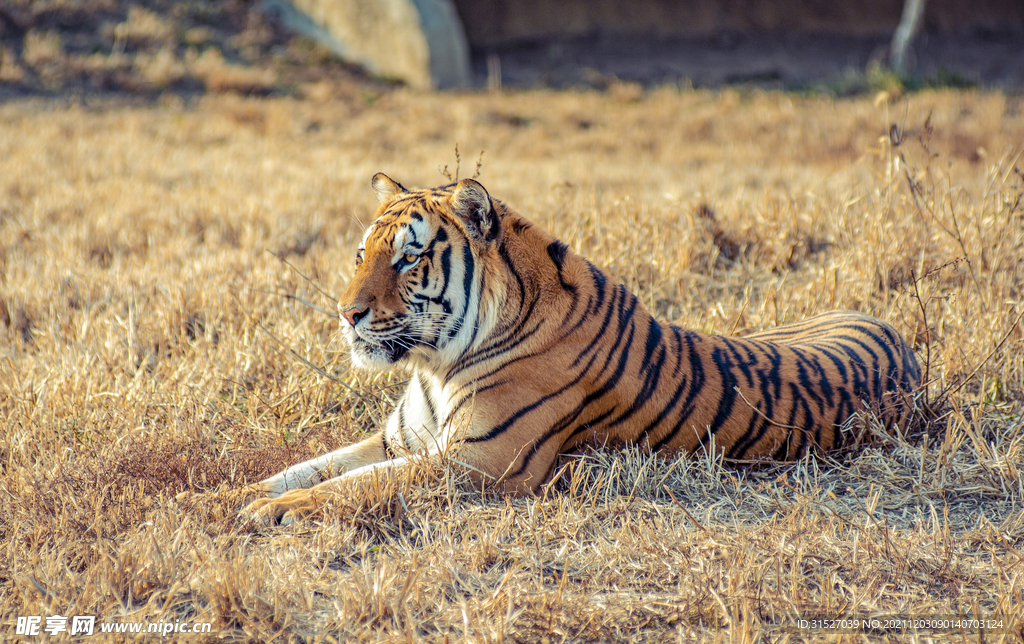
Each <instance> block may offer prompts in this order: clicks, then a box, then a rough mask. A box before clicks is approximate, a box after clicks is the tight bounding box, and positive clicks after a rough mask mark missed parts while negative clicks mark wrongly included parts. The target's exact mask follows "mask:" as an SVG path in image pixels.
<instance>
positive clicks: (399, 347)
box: [350, 334, 421, 364]
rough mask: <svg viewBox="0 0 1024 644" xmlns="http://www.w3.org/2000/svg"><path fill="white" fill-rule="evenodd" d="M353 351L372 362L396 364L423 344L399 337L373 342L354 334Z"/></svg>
mask: <svg viewBox="0 0 1024 644" xmlns="http://www.w3.org/2000/svg"><path fill="white" fill-rule="evenodd" d="M350 341H351V343H352V351H353V352H354V353H356V354H358V355H360V356H363V357H365V358H367V359H368V360H370V361H372V362H378V361H379V362H385V363H388V364H395V363H396V362H398V361H400V360H401V359H402V358H404V357H406V355H408V353H409V350H410V349H412V348H413V347H415V346H417V345H419V344H421V343H420V342H419V341H418V340H417V339H416V338H413V337H411V336H397V337H394V338H387V339H385V340H379V341H371V340H367V339H365V338H362V337H360V336H359V335H358V334H354V335H353V337H351V338H350Z"/></svg>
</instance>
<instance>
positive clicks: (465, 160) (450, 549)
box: [0, 3, 1024, 642]
mask: <svg viewBox="0 0 1024 644" xmlns="http://www.w3.org/2000/svg"><path fill="white" fill-rule="evenodd" d="M182 6H186V5H182ZM187 6H188V7H191V6H192V5H187ZM197 6H199V5H197ZM216 6H218V7H221V8H224V7H227V8H228V9H230V8H231V7H232V6H234V5H230V3H225V4H224V5H216ZM239 6H242V7H243V8H244V5H239ZM190 15H191V14H190ZM240 15H243V17H244V15H247V14H244V12H243V14H240ZM117 19H118V18H117V17H116V16H115V17H114V18H111V21H112V22H113V23H114V25H115V28H116V24H119V23H117V22H116V21H117ZM136 19H137V21H142V24H150V23H147V22H146V20H147V18H146V16H140V15H137V16H136ZM247 24H248V23H247ZM150 27H152V24H150ZM126 29H127V28H126ZM153 29H155V27H153ZM157 31H158V33H159V30H157ZM123 33H124V34H132V33H136V32H135V31H132V30H131V29H128V30H127V31H124V32H123ZM218 33H219V32H218ZM207 36H208V37H210V38H213V39H214V40H217V39H218V38H220V36H219V35H217V33H214V34H213V35H210V34H207ZM196 37H197V38H198V37H199V36H196ZM225 38H227V37H226V36H225ZM231 38H233V36H232V37H231ZM229 40H230V39H228V40H225V41H224V42H228V41H229ZM46 42H47V41H46V40H45V39H42V40H40V41H39V43H37V44H36V45H33V46H34V47H37V49H36V50H35V51H36V53H37V54H39V55H42V54H40V52H44V53H45V51H46V49H45V47H43V46H44V45H46ZM217 42H221V41H220V40H217ZM232 42H235V44H238V42H240V41H232ZM50 44H51V45H52V41H50ZM281 46H282V47H285V48H287V47H293V46H295V45H294V44H288V43H286V44H283V45H281ZM38 47H43V49H39V48H38ZM69 50H70V45H67V43H66V42H65V43H64V44H62V45H61V51H62V52H65V53H62V54H60V53H58V54H55V55H61V56H68V55H69V54H67V52H68V51H69ZM50 51H51V52H52V51H55V50H52V49H51V50H50ZM239 51H242V50H241V49H239ZM186 53H187V52H186ZM257 54H258V55H257ZM183 55H184V54H183ZM253 55H254V56H255V57H256V58H255V59H254V60H256V61H257V63H259V61H266V60H270V58H268V57H269V56H270V54H266V53H259V52H258V51H257V52H256V53H255V54H253ZM282 56H284V54H282ZM44 58H45V57H43V58H38V59H37V60H40V61H41V60H43V59H44ZM5 60H7V59H5ZM183 60H185V61H186V63H184V64H186V67H183V68H181V69H183V70H184V71H183V72H182V75H181V76H180V78H179V80H180V81H181V82H182V83H183V85H181V86H178V85H173V84H169V85H167V86H165V87H163V88H161V87H159V86H158V85H156V86H153V87H149V86H143V87H140V88H138V89H137V90H133V91H132V93H130V94H128V93H126V92H125V91H124V89H125V88H120V89H119V88H114V89H111V90H109V91H106V90H104V91H98V90H95V88H91V85H90V83H92V80H91V78H92V77H91V76H89V75H88V74H85V75H84V76H75V78H76V79H77V80H74V82H72V83H71V84H70V85H63V84H57V85H54V86H53V87H52V88H51V89H45V87H44V90H45V91H44V90H38V89H37V88H35V89H34V87H35V86H32V87H27V88H26V87H22V86H18V88H16V90H11V91H10V93H9V94H7V95H6V98H7V99H8V100H7V101H6V102H5V103H3V104H2V105H0V132H3V136H2V137H0V365H2V367H0V374H2V375H0V419H2V423H3V426H4V427H5V432H3V434H2V435H0V498H2V499H3V500H4V510H5V511H4V512H3V513H2V514H0V632H2V633H3V635H2V636H0V639H17V637H18V635H17V633H16V629H17V624H18V618H19V617H27V616H40V617H41V618H42V619H43V626H45V625H46V623H45V620H46V618H47V617H52V616H54V615H60V616H74V615H94V616H97V618H98V623H97V626H96V630H97V631H99V630H100V629H101V624H105V625H107V627H108V628H109V627H110V625H111V624H118V625H123V624H127V623H139V624H142V625H143V628H145V626H146V625H149V624H158V625H160V626H161V627H162V626H163V625H165V624H168V623H176V624H188V625H190V626H191V625H193V624H197V623H210V624H211V627H212V632H211V634H210V635H209V636H208V637H209V638H210V640H211V641H213V640H214V639H216V640H218V641H221V640H226V641H268V640H270V639H271V638H276V641H379V640H387V641H393V640H409V641H432V642H443V641H463V640H465V641H481V642H491V641H516V642H543V641H547V642H561V641H651V642H654V641H658V642H661V641H691V640H694V639H704V640H707V641H723V642H758V641H773V642H774V641H864V639H865V638H866V639H870V640H874V641H921V642H925V641H929V638H931V640H932V641H940V640H941V641H964V642H967V641H971V642H973V641H978V640H979V639H980V637H979V635H978V634H977V633H976V632H975V631H974V625H973V622H964V623H959V624H957V625H955V626H951V627H950V628H948V629H946V630H936V629H935V628H934V624H933V623H925V624H922V623H920V622H918V623H917V624H916V625H915V624H911V629H913V628H917V629H918V630H917V631H916V632H910V631H904V630H901V628H900V627H899V625H894V624H892V623H887V622H885V621H884V620H885V618H886V617H892V616H897V617H902V618H918V619H926V620H927V619H934V618H967V619H976V618H983V619H988V620H990V621H989V622H988V624H987V625H988V626H989V628H988V630H987V631H986V633H985V634H984V639H985V641H987V642H1020V641H1021V640H1024V630H1022V628H1024V627H1022V624H1021V622H1020V619H1021V618H1020V615H1019V613H1020V611H1019V607H1020V606H1021V605H1024V586H1022V581H1021V580H1022V579H1024V577H1022V575H1021V570H1022V568H1021V566H1022V565H1024V562H1022V555H1021V551H1022V549H1024V483H1022V481H1021V469H1022V464H1024V434H1022V431H1021V429H1022V424H1024V421H1022V416H1021V411H1022V403H1024V358H1022V356H1024V324H1021V316H1022V314H1024V303H1022V297H1021V288H1022V286H1021V285H1022V284H1024V279H1022V277H1024V276H1022V271H1024V175H1022V172H1021V165H1022V164H1021V163H1020V160H1019V157H1020V154H1021V151H1022V149H1024V114H1022V113H1021V110H1020V109H1019V105H1018V102H1017V100H1016V99H1015V98H1014V97H1013V96H1012V95H1010V94H1009V93H1003V92H999V91H982V90H958V89H948V88H947V89H933V90H925V91H918V92H910V93H908V94H904V93H902V92H903V91H904V90H905V89H906V87H904V86H894V87H889V88H886V87H879V88H877V89H878V90H879V91H872V92H861V93H859V94H856V95H854V96H851V97H847V98H841V99H839V98H836V97H835V96H834V95H832V94H831V93H827V92H826V93H803V94H795V93H785V92H779V91H765V90H762V89H758V88H756V87H750V86H739V87H725V88H719V89H698V90H693V89H690V88H688V87H680V86H678V85H672V86H663V87H654V88H645V87H644V86H642V85H640V84H634V83H631V82H623V81H621V80H616V79H614V78H610V77H606V78H604V80H602V81H601V83H600V84H599V85H600V89H592V88H591V89H584V88H577V89H572V90H568V91H553V90H550V89H533V90H522V89H513V90H509V89H505V90H502V91H493V92H489V91H474V92H465V93H458V94H431V93H419V92H415V91H411V90H407V89H403V88H400V87H395V86H393V85H390V84H388V83H384V82H381V81H376V80H372V79H365V78H362V77H360V76H359V74H358V73H357V72H355V71H353V70H350V69H348V68H345V67H343V66H338V65H335V64H333V63H331V64H328V65H327V67H326V68H325V69H326V70H327V71H324V72H322V73H321V72H317V74H320V75H314V76H311V77H309V78H306V79H303V80H300V81H296V82H295V83H291V84H284V85H282V83H281V82H280V80H279V79H280V78H281V77H280V76H273V77H270V76H260V74H262V73H263V72H262V71H260V70H261V69H263V70H265V69H270V68H272V67H273V65H277V64H280V65H290V64H293V63H292V62H288V60H287V57H286V56H285V58H284V59H281V60H278V62H274V63H273V64H271V63H267V64H266V65H267V66H266V67H265V68H261V67H260V66H259V64H256V63H254V64H253V65H252V66H250V67H247V66H246V61H245V60H244V59H242V58H240V59H238V60H234V61H233V60H232V59H231V56H230V55H225V56H224V57H223V58H222V59H221V63H223V65H226V66H227V69H226V71H225V69H224V68H222V67H220V66H218V65H221V63H217V65H214V64H213V63H211V64H210V67H208V68H204V67H202V66H199V67H196V68H193V67H188V66H187V65H192V64H193V63H194V61H193V62H191V63H190V62H188V59H187V57H186V58H183ZM197 60H198V58H197ZM282 60H283V62H282ZM108 62H109V61H108ZM214 62H216V61H214ZM19 64H20V63H19ZM40 64H42V63H40ZM104 64H106V63H104ZM111 64H115V66H116V65H120V64H121V63H120V62H118V61H116V60H115V61H113V63H111ZM260 64H262V63H260ZM71 67H73V66H69V67H61V66H59V65H58V66H57V67H53V68H50V69H53V70H56V71H54V74H55V76H52V77H49V78H52V79H60V78H63V76H60V73H59V72H61V70H66V69H70V68H71ZM235 68H237V69H235ZM254 68H257V72H258V73H257V74H255V75H253V74H252V69H254ZM6 69H7V70H8V72H10V70H11V69H12V68H11V67H7V68H6ZM118 69H122V68H121V67H118ZM124 69H128V70H130V71H131V74H129V75H127V76H123V77H122V76H117V75H116V74H114V73H113V72H112V75H111V76H110V77H111V78H121V79H122V80H123V79H124V78H128V79H131V78H135V76H133V75H132V74H142V75H143V76H145V74H146V73H150V72H145V70H147V69H158V67H152V68H150V67H145V66H143V65H138V66H132V65H129V66H127V67H124ZM171 69H177V68H173V67H172V68H171ZM193 69H205V70H207V71H206V72H203V73H206V74H208V75H207V76H202V77H199V76H192V75H190V74H192V71H190V70H193ZM34 70H35V68H32V70H29V69H28V68H24V70H23V71H24V73H25V74H26V75H27V76H26V77H23V78H29V77H30V76H31V74H33V73H36V72H35V71H34ZM139 70H142V71H139ZM210 70H214V71H216V70H220V72H217V73H221V72H222V73H221V76H217V74H215V73H214V71H210ZM115 71H116V70H115ZM179 71H180V70H179ZM143 72H145V73H143ZM155 73H156V72H153V74H155ZM197 73H198V72H197ZM282 73H283V72H282ZM143 76H139V77H143ZM145 77H146V78H158V79H159V78H162V77H160V76H145ZM191 78H198V79H199V80H196V81H195V83H197V84H196V85H194V86H193V85H189V83H192V82H193V81H192V80H188V79H191ZM202 78H222V79H228V80H222V81H218V82H212V81H211V83H210V84H208V85H207V84H204V82H205V81H203V80H202ZM230 79H235V80H230ZM239 79H242V80H239ZM268 79H269V80H268ZM243 80H245V82H242V81H243ZM19 82H27V81H19ZM32 82H35V81H32ZM40 82H42V81H40ZM61 82H62V83H63V81H61ZM118 82H120V81H118ZM76 83H77V84H76ZM5 87H7V88H9V87H10V85H6V86H5ZM118 87H120V86H118ZM261 88H262V89H261ZM140 96H141V97H142V98H139V97H140ZM456 144H457V145H458V152H456V148H455V146H456ZM478 163H479V167H477V166H478ZM378 171H383V172H386V173H388V174H389V175H390V176H392V177H393V178H395V179H397V180H399V181H401V182H402V183H404V184H405V185H409V186H430V185H436V184H439V183H442V182H445V181H447V179H446V178H445V177H444V176H443V175H442V172H443V171H446V172H447V173H448V174H451V175H453V176H454V175H455V174H456V173H458V174H459V175H460V176H467V175H471V174H474V173H476V172H477V171H479V180H480V181H481V182H482V183H483V184H484V185H485V186H486V187H487V188H488V189H489V190H490V192H491V193H492V194H493V195H494V196H496V197H497V198H500V199H503V200H505V201H506V202H508V203H509V204H511V205H512V206H513V207H515V208H517V209H518V210H520V211H521V212H523V213H524V214H525V215H526V216H528V217H529V218H531V219H532V220H533V221H535V222H536V223H537V224H539V225H541V226H544V227H546V228H547V229H549V230H551V231H552V232H553V233H555V234H556V235H557V236H559V237H560V238H561V239H563V240H564V241H565V242H566V243H567V244H568V245H569V247H570V248H572V249H573V250H574V251H576V252H580V253H582V254H584V255H586V256H587V257H589V258H591V259H592V260H594V261H595V262H596V263H598V264H600V265H602V266H604V267H605V268H607V269H608V270H609V271H610V272H611V273H612V274H613V275H614V276H615V277H616V278H617V279H620V280H622V281H624V282H625V283H626V284H627V285H628V286H629V287H630V288H631V289H632V290H633V291H634V292H636V293H637V294H638V295H639V296H640V298H641V300H642V301H643V303H644V305H645V306H646V307H647V308H649V309H650V310H651V311H653V312H654V313H656V314H657V315H658V316H659V317H661V318H662V319H666V320H669V321H672V322H674V323H676V324H680V325H684V326H687V327H689V328H694V329H698V330H702V331H710V332H718V333H746V332H750V331H753V330H756V329H761V328H766V327H770V326H774V325H776V324H781V323H785V322H788V321H794V320H799V319H802V318H803V317H806V316H808V315H811V314H814V313H817V312H820V311H824V310H829V309H833V308H851V309H857V310H861V311H865V312H868V313H871V314H874V315H877V316H879V317H881V318H883V319H886V320H888V321H890V322H892V323H893V324H894V325H895V326H896V327H897V328H898V329H899V330H900V332H901V333H903V334H905V336H906V337H907V338H908V339H910V341H911V342H912V343H913V345H914V347H915V351H916V352H917V354H918V356H919V359H920V360H921V363H922V365H923V366H924V368H925V371H926V379H927V382H928V384H927V386H926V388H925V389H924V390H923V391H922V392H921V394H920V396H919V398H918V412H917V413H916V415H915V416H914V418H913V419H912V420H911V422H910V423H909V424H907V426H906V427H901V428H899V430H898V431H897V432H896V433H895V434H892V435H890V434H886V433H884V432H881V431H879V430H878V427H877V425H876V423H874V422H873V420H872V418H871V417H870V416H869V415H864V416H862V417H857V418H855V419H853V421H852V422H851V423H850V426H849V427H848V430H849V433H850V437H851V447H850V448H849V449H847V450H845V451H843V452H839V453H835V454H831V455H819V456H812V457H808V458H806V459H805V460H803V461H801V462H799V463H793V464H769V463H759V464H740V463H729V462H722V461H721V459H718V458H715V457H713V456H711V455H708V454H698V455H692V456H689V457H684V458H678V459H668V460H663V459H658V458H652V457H649V456H647V455H645V454H642V453H638V452H636V451H629V450H627V451H624V452H616V451H599V452H595V453H594V454H591V455H587V456H584V457H580V458H576V459H572V460H568V461H566V462H565V463H564V466H565V467H564V469H562V470H561V471H560V473H559V474H558V476H557V480H556V481H554V482H553V484H552V485H551V486H550V487H549V488H548V489H546V490H545V491H543V493H541V494H540V495H538V496H536V497H529V498H520V499H511V498H505V497H500V496H496V495H493V494H491V493H489V492H487V491H480V490H476V489H474V488H472V486H469V485H468V484H467V483H466V481H465V480H464V479H462V478H461V477H460V476H459V475H458V473H457V472H455V471H453V470H452V469H450V468H446V467H429V466H424V467H423V468H421V469H419V470H416V471H414V472H413V473H412V474H410V475H409V476H407V477H401V478H398V479H383V480H380V481H377V482H376V484H375V485H370V486H366V487H353V488H352V489H351V490H348V491H346V493H344V494H341V495H339V496H338V497H337V498H334V499H332V500H331V501H330V502H329V503H328V504H327V505H326V506H325V507H324V508H323V510H322V511H321V512H320V513H318V514H316V515H315V516H313V517H312V518H310V519H309V520H307V521H305V522H303V523H300V524H299V525H297V526H294V527H284V528H282V527H274V528H261V527H257V526H253V525H251V524H248V523H246V522H245V521H244V520H242V519H240V518H239V517H238V515H237V513H236V512H237V509H238V504H237V503H236V502H235V501H234V500H233V498H232V495H231V494H230V491H232V490H237V489H239V488H241V487H242V486H243V485H244V484H245V483H246V482H249V481H254V480H259V479H261V478H263V477H265V476H267V475H269V474H271V473H273V472H275V471H277V470H279V469H280V468H282V467H284V466H285V465H287V464H290V463H294V462H297V461H299V460H302V459H304V458H307V457H309V456H310V455H312V454H314V453H320V452H323V451H325V450H327V449H330V448H334V447H336V446H338V445H341V444H346V443H348V442H351V441H353V440H356V439H358V438H360V437H362V436H365V435H366V434H367V433H368V432H370V431H372V430H373V429H374V428H375V427H377V426H378V425H379V422H380V419H381V418H382V417H384V416H385V415H386V414H387V413H388V411H389V410H390V408H391V406H392V404H393V402H394V401H395V400H396V399H397V396H398V395H399V394H400V391H401V388H402V386H403V384H404V379H405V378H406V375H405V374H404V373H402V372H400V371H399V372H394V373H388V374H380V375H373V374H366V373H361V372H357V371H354V370H352V369H351V368H350V365H349V362H348V357H347V354H346V351H345V346H344V343H343V342H342V341H341V339H340V338H339V336H338V322H337V320H336V318H335V317H334V315H333V314H330V312H331V311H332V310H333V308H334V304H333V302H331V300H330V297H331V296H334V297H336V296H337V295H338V294H339V293H341V292H342V290H343V289H344V287H345V284H346V283H347V280H348V279H349V278H350V277H351V275H352V271H353V269H354V254H355V247H356V244H357V243H358V240H359V238H360V236H361V234H362V231H363V230H364V227H365V226H366V225H367V224H368V223H369V221H370V218H371V216H372V212H373V209H374V207H375V204H376V200H375V198H374V195H373V192H372V190H371V188H370V187H369V180H370V177H371V176H372V175H373V174H374V173H375V172H378ZM310 304H311V305H313V306H309V305H310ZM314 307H318V308H319V309H323V310H324V311H326V312H327V313H328V314H324V313H323V312H321V311H319V310H317V308H314ZM182 492H184V493H186V494H181V493H182ZM815 617H829V618H847V619H864V618H868V619H872V620H878V621H877V622H874V623H872V624H870V625H869V628H868V630H867V631H865V630H864V627H863V625H862V624H861V623H858V624H857V625H855V626H851V624H850V623H849V621H847V622H846V623H843V622H840V623H838V624H836V623H834V622H827V623H824V624H822V623H818V622H814V621H813V618H815ZM801 620H806V621H805V622H801ZM69 623H70V622H69ZM940 626H942V625H941V624H940ZM946 626H949V624H948V623H947V624H946ZM835 627H845V628H846V630H845V631H837V630H836V628H835ZM862 635H863V636H864V637H862ZM144 637H145V636H144V635H139V636H137V639H142V638H144ZM93 639H95V640H97V641H105V640H109V641H123V640H125V639H131V637H130V636H128V635H125V634H119V635H117V634H108V635H96V636H94V638H92V639H90V640H89V641H93ZM182 639H185V636H182ZM188 641H203V638H202V637H201V636H192V638H191V639H189V640H188Z"/></svg>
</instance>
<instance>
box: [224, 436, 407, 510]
mask: <svg viewBox="0 0 1024 644" xmlns="http://www.w3.org/2000/svg"><path fill="white" fill-rule="evenodd" d="M392 456H393V455H392V454H389V453H388V451H387V450H386V449H385V445H384V433H383V432H377V433H375V434H374V435H373V436H370V437H369V438H367V439H365V440H362V441H360V442H358V443H355V444H353V445H349V446H348V447H343V448H341V449H339V450H335V451H333V452H330V453H327V454H324V455H322V456H318V457H316V458H313V459H310V460H308V461H304V462H302V463H298V464H296V465H292V466H291V467H288V468H287V469H285V470H283V471H281V472H278V473H277V474H275V475H274V476H271V477H270V478H268V479H264V480H263V481H260V482H259V483H257V484H256V485H255V486H253V488H255V491H257V492H260V493H263V494H266V495H267V497H268V498H262V499H257V500H255V501H253V502H252V503H250V504H249V506H248V507H246V509H245V510H244V511H243V512H242V514H243V516H249V517H253V518H255V519H259V520H261V522H264V523H266V522H273V521H276V520H277V519H278V518H280V517H281V516H283V515H284V514H285V513H286V512H289V511H290V510H292V509H295V508H297V507H303V506H305V505H308V504H310V503H312V502H313V499H312V496H311V490H312V489H314V488H316V487H317V486H320V485H323V484H324V482H331V481H334V480H337V479H338V478H339V477H341V476H343V475H344V474H345V473H346V472H350V471H355V470H359V469H360V468H364V467H366V466H370V465H374V464H378V463H386V462H389V460H393V459H391V457H392Z"/></svg>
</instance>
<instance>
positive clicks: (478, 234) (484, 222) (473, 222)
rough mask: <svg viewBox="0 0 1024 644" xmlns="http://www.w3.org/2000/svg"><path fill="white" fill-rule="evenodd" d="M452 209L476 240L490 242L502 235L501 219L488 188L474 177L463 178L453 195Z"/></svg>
mask: <svg viewBox="0 0 1024 644" xmlns="http://www.w3.org/2000/svg"><path fill="white" fill-rule="evenodd" d="M451 202H452V210H453V211H454V213H455V215H456V216H457V217H458V218H459V219H460V220H461V221H462V225H463V226H465V228H466V231H467V232H468V233H469V234H470V236H471V237H472V238H473V239H475V240H476V241H479V242H482V243H490V242H493V241H496V240H497V239H498V237H499V236H500V235H501V220H500V219H499V217H498V213H497V212H495V210H494V204H493V203H491V196H490V195H489V194H487V190H486V189H485V188H484V187H483V186H482V185H480V183H479V182H477V181H475V180H473V179H463V180H462V181H460V182H459V183H458V184H457V185H456V186H455V191H454V192H452V196H451Z"/></svg>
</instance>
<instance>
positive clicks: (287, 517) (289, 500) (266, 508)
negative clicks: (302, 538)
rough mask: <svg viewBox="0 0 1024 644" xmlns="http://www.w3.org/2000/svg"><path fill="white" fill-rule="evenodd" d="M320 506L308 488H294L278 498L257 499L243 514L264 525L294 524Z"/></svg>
mask: <svg viewBox="0 0 1024 644" xmlns="http://www.w3.org/2000/svg"><path fill="white" fill-rule="evenodd" d="M319 508H320V504H319V503H317V501H316V499H315V498H313V493H312V491H311V490H308V489H300V490H292V491H290V492H285V493H284V494H282V495H281V496H278V497H276V498H272V499H271V498H263V499H256V500H255V501H253V502H252V503H250V504H249V506H248V507H247V508H245V510H243V511H242V516H243V517H245V518H248V519H250V520H251V521H253V522H254V523H257V524H259V525H263V526H272V525H277V524H278V523H280V524H281V525H292V524H294V523H297V522H299V521H301V520H303V519H305V518H306V517H308V516H309V515H311V514H313V513H314V512H316V511H317V510H318V509H319Z"/></svg>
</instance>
